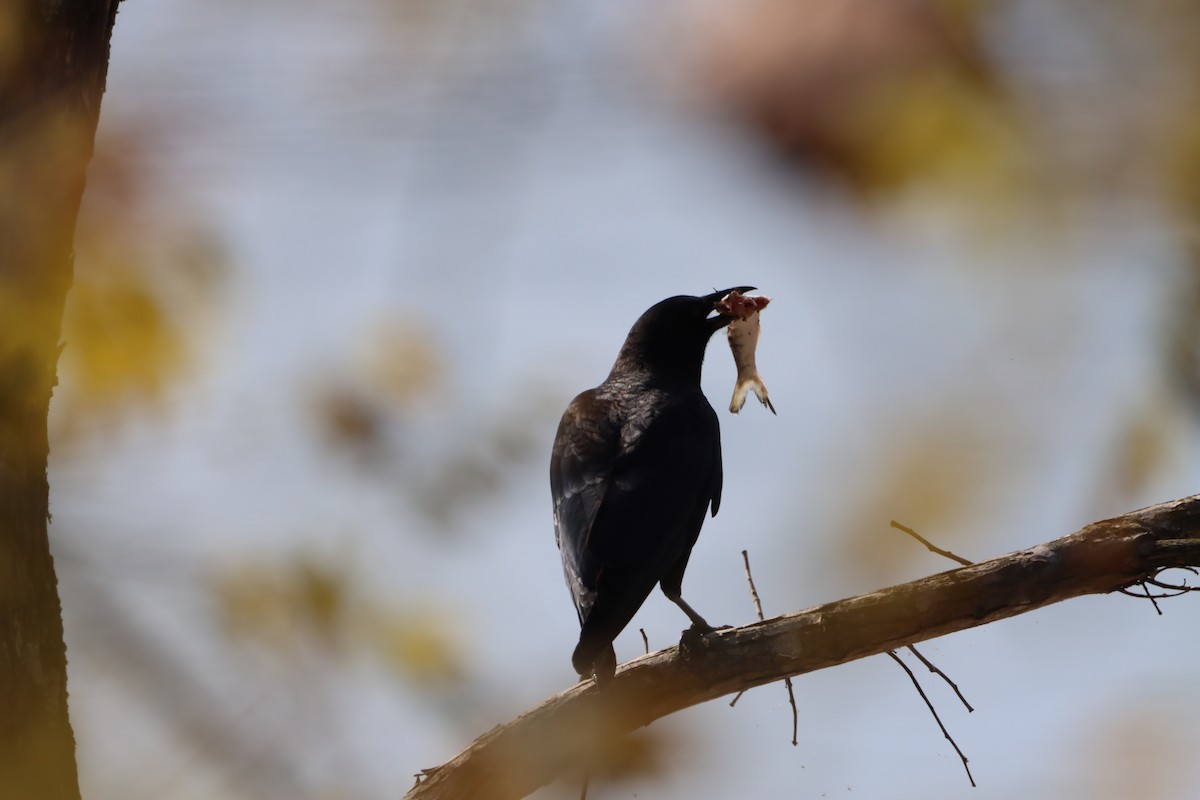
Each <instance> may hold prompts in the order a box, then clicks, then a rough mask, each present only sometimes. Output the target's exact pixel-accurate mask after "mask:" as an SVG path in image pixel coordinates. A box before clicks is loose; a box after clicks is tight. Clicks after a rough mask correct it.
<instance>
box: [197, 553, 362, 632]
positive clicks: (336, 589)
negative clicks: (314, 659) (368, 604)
mask: <svg viewBox="0 0 1200 800" xmlns="http://www.w3.org/2000/svg"><path fill="white" fill-rule="evenodd" d="M215 590H216V597H217V601H218V606H219V608H220V612H221V618H222V621H223V623H224V626H225V629H226V630H228V631H229V632H230V633H231V634H232V635H234V636H235V637H242V638H247V639H254V640H258V641H261V642H264V643H266V644H268V645H270V646H272V647H275V648H278V649H281V650H283V651H285V652H287V651H290V650H293V649H295V648H297V647H300V646H303V645H305V644H312V643H316V644H320V645H322V646H325V647H333V646H337V645H340V643H341V642H342V640H343V639H344V635H345V624H346V622H345V620H346V616H347V613H348V611H347V604H348V600H347V592H348V588H347V576H346V574H345V573H344V571H342V570H340V569H338V568H335V567H332V566H330V565H327V564H322V563H318V562H316V561H312V560H308V559H299V560H297V561H294V562H287V563H283V564H270V565H258V566H254V565H250V566H243V567H240V568H238V569H237V570H236V571H233V572H230V573H227V574H224V575H221V576H219V577H218V579H217V582H216V586H215Z"/></svg>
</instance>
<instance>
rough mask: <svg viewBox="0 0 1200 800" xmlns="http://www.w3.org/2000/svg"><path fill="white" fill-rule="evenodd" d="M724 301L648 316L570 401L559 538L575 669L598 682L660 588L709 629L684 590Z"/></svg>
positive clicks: (714, 470) (714, 442) (693, 301)
mask: <svg viewBox="0 0 1200 800" xmlns="http://www.w3.org/2000/svg"><path fill="white" fill-rule="evenodd" d="M753 290H754V287H750V286H742V287H737V291H741V292H749V291H753ZM731 291H734V289H726V290H724V291H721V292H714V293H712V294H710V295H705V296H703V297H689V296H679V297H670V298H668V299H666V300H663V301H662V302H661V303H658V304H657V305H654V306H652V307H651V308H650V309H649V310H647V311H646V313H644V314H642V316H641V317H639V318H638V321H637V322H635V323H634V325H633V328H631V329H630V331H629V335H628V336H627V337H626V339H625V344H624V345H622V347H621V352H620V353H619V354H618V355H617V361H616V363H615V364H613V368H612V371H611V372H610V373H609V374H608V377H607V378H606V379H605V380H604V383H602V384H600V385H599V386H597V387H596V388H595V389H589V390H588V391H586V392H583V393H582V394H580V395H579V396H578V397H576V398H575V399H574V400H572V401H571V404H570V405H568V406H567V410H566V412H565V413H564V414H563V417H562V421H561V422H560V423H559V425H558V434H557V435H556V436H555V438H554V449H553V452H552V453H551V455H550V492H551V494H552V495H553V498H554V532H555V538H556V539H557V541H558V548H559V550H560V552H561V555H562V563H563V573H564V574H565V576H566V579H567V588H568V589H570V591H571V598H572V599H573V600H574V601H575V609H576V611H578V612H579V623H580V625H581V626H582V630H581V632H580V634H579V644H578V646H576V648H575V652H574V653H573V654H572V656H571V663H572V665H574V667H575V671H576V672H578V673H579V674H580V676H582V677H588V676H595V678H596V681H597V683H602V682H605V681H607V680H608V679H609V678H611V677H612V675H613V673H614V671H615V670H616V666H617V661H616V653H615V652H614V651H613V647H612V643H613V639H615V638H616V637H617V634H619V633H620V632H621V630H622V629H624V627H625V626H626V625H627V624H629V621H630V620H631V619H633V615H634V614H635V613H636V612H637V610H638V608H640V607H641V605H642V603H643V602H645V600H646V597H647V596H649V594H650V592H651V590H653V589H654V584H656V583H658V584H660V585H661V586H662V590H663V594H665V595H666V596H667V597H668V598H669V599H670V600H671V601H673V602H674V603H675V604H676V605H678V606H679V607H680V608H681V609H683V612H684V613H685V614H687V615H688V618H689V619H691V621H692V626H693V627H694V628H696V629H698V630H700V631H701V632H707V631H711V630H712V626H710V625H709V624H708V623H707V622H705V621H704V618H703V617H701V616H700V615H699V614H697V613H696V612H695V611H694V610H693V609H692V607H691V606H689V605H688V604H687V603H686V602H684V600H683V598H682V597H681V596H680V591H681V584H682V583H683V572H684V569H686V568H687V563H688V557H689V556H690V555H691V552H692V546H693V545H695V544H696V538H697V537H698V536H699V535H700V526H701V525H703V524H704V515H705V512H707V511H708V509H709V507H710V506H711V508H712V513H713V516H716V513H717V508H718V507H719V506H720V503H721V429H720V425H719V424H718V422H717V415H716V412H714V411H713V409H712V406H710V405H709V403H708V399H707V398H705V396H704V393H703V392H702V391H701V390H700V366H701V364H702V362H703V361H704V349H705V347H706V346H707V345H708V340H709V338H710V337H711V336H712V335H713V333H714V332H716V331H718V330H720V329H721V328H722V327H724V326H725V325H727V324H729V322H730V319H731V318H730V317H727V316H722V315H720V314H717V315H716V316H712V314H713V313H714V306H715V305H716V303H717V302H718V301H720V300H721V298H723V297H724V296H725V295H727V294H728V293H729V292H731Z"/></svg>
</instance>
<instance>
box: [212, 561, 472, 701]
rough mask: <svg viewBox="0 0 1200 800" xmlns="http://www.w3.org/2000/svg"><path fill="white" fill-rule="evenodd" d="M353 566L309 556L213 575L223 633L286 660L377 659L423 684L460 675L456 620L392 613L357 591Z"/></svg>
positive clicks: (425, 612)
mask: <svg viewBox="0 0 1200 800" xmlns="http://www.w3.org/2000/svg"><path fill="white" fill-rule="evenodd" d="M355 576H356V571H355V570H354V568H353V567H352V566H348V565H344V564H330V563H326V562H324V561H321V560H318V559H313V558H298V559H295V560H292V561H284V562H282V563H270V562H263V563H260V564H257V565H243V566H240V567H238V568H237V569H235V570H233V571H230V572H228V573H225V574H222V575H219V576H218V578H217V580H216V582H215V587H214V588H215V592H216V597H217V602H218V607H219V609H220V613H221V619H222V622H223V625H224V627H225V629H226V630H227V631H228V632H229V633H230V635H232V636H233V637H234V638H236V639H241V640H243V641H246V642H254V643H257V644H261V645H265V646H266V647H267V648H269V649H270V650H273V651H275V652H276V654H277V655H278V656H280V657H281V658H282V659H283V660H284V662H285V663H286V662H289V661H291V659H292V656H293V655H294V654H295V653H296V652H297V651H298V650H300V649H303V648H307V647H313V646H315V647H317V648H318V649H319V650H321V651H324V652H325V653H326V654H327V655H332V656H342V657H344V656H358V657H367V658H371V659H375V660H377V662H378V663H380V664H382V665H383V666H385V667H387V668H388V669H390V670H392V671H393V672H395V673H396V674H398V675H401V676H403V677H405V678H408V679H410V680H413V681H415V682H417V683H422V684H446V683H457V682H459V681H461V680H463V679H464V678H465V676H466V670H465V669H464V666H463V665H464V660H463V655H462V648H461V646H460V644H459V643H458V641H457V638H456V635H455V632H456V631H457V630H459V627H460V626H459V625H458V624H457V623H456V621H455V619H454V618H453V617H451V616H450V615H448V614H447V613H445V612H444V611H441V610H439V609H437V608H434V607H432V606H422V607H420V608H413V607H406V608H402V609H392V608H389V607H384V606H382V605H380V604H378V603H377V602H375V601H373V600H371V599H369V598H366V597H364V596H363V595H362V593H361V592H358V591H355V587H356V585H357V584H358V582H359V579H358V578H356V577H355Z"/></svg>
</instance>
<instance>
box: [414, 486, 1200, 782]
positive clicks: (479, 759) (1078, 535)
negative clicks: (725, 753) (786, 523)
mask: <svg viewBox="0 0 1200 800" xmlns="http://www.w3.org/2000/svg"><path fill="white" fill-rule="evenodd" d="M1189 566H1193V567H1194V566H1200V495H1195V496H1193V497H1187V498H1183V499H1181V500H1175V501H1173V502H1169V503H1163V504H1161V505H1156V506H1151V507H1149V508H1145V509H1142V510H1140V511H1134V512H1132V513H1130V514H1125V515H1123V516H1120V517H1114V518H1113V519H1108V520H1104V521H1102V522H1096V523H1093V524H1091V525H1088V526H1087V527H1085V528H1083V529H1082V530H1080V531H1077V532H1075V533H1073V534H1070V535H1069V536H1064V537H1063V538H1061V539H1056V540H1054V541H1052V542H1049V543H1047V544H1043V545H1039V546H1037V547H1033V548H1030V549H1027V550H1020V551H1017V552H1015V553H1009V554H1008V555H1004V556H1000V557H998V558H993V559H991V560H989V561H983V562H979V563H977V564H973V565H971V566H968V567H961V568H958V569H953V570H950V571H948V572H942V573H939V574H937V575H932V576H930V577H928V578H922V579H920V580H916V581H912V582H910V583H904V584H900V585H898V586H893V587H890V588H887V589H882V590H880V591H877V592H871V593H869V594H864V595H859V596H857V597H851V598H847V599H845V600H839V601H837V602H835V603H827V604H825V605H822V606H817V607H816V608H811V609H808V610H807V611H800V612H795V613H791V614H784V615H782V616H779V617H775V618H774V619H769V620H766V621H765V622H756V623H753V624H750V625H746V626H743V627H740V628H731V629H726V630H721V631H717V632H716V633H712V634H708V635H705V636H702V637H701V636H692V637H685V638H684V641H682V642H680V644H679V645H678V646H675V647H670V648H667V649H666V650H660V651H659V652H657V653H652V654H650V655H647V656H642V657H640V658H637V659H635V660H633V661H631V662H629V663H628V664H625V665H624V666H622V667H621V668H620V669H619V670H618V671H617V675H616V678H615V679H614V680H613V681H612V683H611V684H609V685H608V686H607V687H606V689H605V691H604V692H603V696H601V693H599V692H598V691H597V690H596V687H595V685H594V684H593V683H592V682H591V681H588V682H584V683H580V684H577V685H575V686H573V687H571V688H570V689H567V690H566V691H564V692H561V693H560V694H558V695H555V696H554V697H551V698H550V699H548V700H546V701H544V702H543V703H542V704H541V705H539V706H537V707H536V708H534V709H532V710H530V711H527V712H525V713H524V714H522V715H521V716H519V717H518V718H517V719H515V720H514V721H512V722H510V723H508V724H506V725H502V726H497V727H496V728H493V729H492V730H491V731H489V732H488V733H485V734H484V735H482V736H480V737H479V738H478V739H476V740H475V741H474V742H473V743H472V744H471V745H470V746H469V747H468V748H467V749H466V750H464V751H463V752H461V753H459V754H458V755H457V756H455V757H454V758H453V759H451V760H450V761H448V762H446V763H445V764H443V765H442V766H440V767H435V768H433V769H429V770H423V775H424V780H422V781H421V782H420V783H418V784H417V785H416V786H414V787H413V789H412V790H411V791H410V792H409V793H408V795H406V797H407V798H409V800H428V799H429V798H442V799H445V798H454V799H455V800H460V799H462V798H496V799H497V800H499V798H518V797H523V796H525V795H527V794H529V793H530V792H532V791H533V790H535V789H537V788H538V787H539V786H543V785H545V784H547V783H549V782H550V781H552V780H554V779H555V778H556V777H557V776H559V775H560V774H562V773H563V772H565V771H567V770H569V769H579V768H580V767H582V766H584V765H587V764H588V763H589V760H591V759H593V758H594V754H595V753H596V752H601V751H603V750H604V749H605V748H604V742H605V741H606V740H608V739H610V738H611V737H616V736H621V735H624V734H626V733H628V732H629V731H632V730H634V729H636V728H639V727H641V726H643V725H648V724H649V723H651V722H653V721H654V720H656V719H658V718H660V717H664V716H666V715H668V714H671V713H673V712H675V711H679V710H680V709H683V708H687V707H689V706H694V705H697V704H699V703H703V702H706V701H708V700H712V699H714V698H717V697H721V696H722V695H726V694H730V693H732V692H737V691H742V690H745V689H752V688H754V687H756V686H761V685H763V684H766V683H770V682H772V681H777V680H780V679H782V678H785V677H788V676H792V675H801V674H804V673H806V672H812V671H814V670H818V669H823V668H825V667H832V666H836V665H838V664H844V663H846V662H848V661H853V660H855V659H859V658H864V657H866V656H872V655H877V654H880V653H886V652H887V651H889V650H893V649H895V648H897V647H903V646H905V645H908V644H912V643H916V642H921V641H924V640H926V639H932V638H934V637H937V636H944V635H945V634H948V633H953V632H955V631H960V630H964V629H966V628H972V627H975V626H977V625H984V624H987V623H989V622H994V621H996V620H1000V619H1004V618H1006V617H1011V616H1014V615H1016V614H1023V613H1025V612H1027V611H1033V610H1034V609H1038V608H1042V607H1043V606H1047V605H1050V604H1051V603H1058V602H1061V601H1063V600H1067V599H1070V598H1072V597H1079V596H1082V595H1087V594H1103V593H1107V592H1112V591H1115V590H1117V589H1120V588H1122V587H1125V586H1128V585H1130V584H1133V583H1136V582H1138V581H1142V580H1145V579H1148V578H1153V577H1154V576H1155V575H1156V574H1157V573H1158V572H1160V571H1161V570H1163V569H1166V568H1171V567H1189Z"/></svg>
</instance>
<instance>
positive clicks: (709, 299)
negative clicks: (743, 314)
mask: <svg viewBox="0 0 1200 800" xmlns="http://www.w3.org/2000/svg"><path fill="white" fill-rule="evenodd" d="M756 291H758V287H757V286H734V287H733V288H732V289H722V290H721V291H719V292H713V293H712V294H706V295H704V297H703V298H702V299H703V300H704V301H705V302H706V303H708V304H709V306H711V307H714V308H715V307H716V305H717V303H719V302H721V299H722V298H723V297H725V295H727V294H729V293H730V292H741V293H742V294H745V293H746V292H756Z"/></svg>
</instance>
